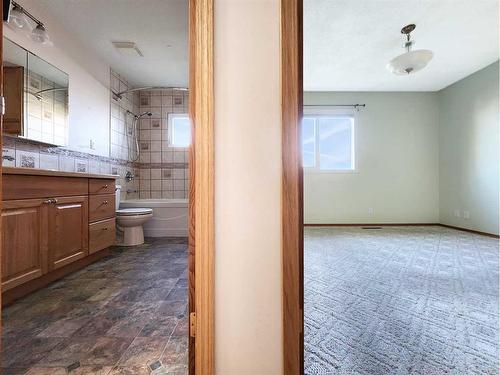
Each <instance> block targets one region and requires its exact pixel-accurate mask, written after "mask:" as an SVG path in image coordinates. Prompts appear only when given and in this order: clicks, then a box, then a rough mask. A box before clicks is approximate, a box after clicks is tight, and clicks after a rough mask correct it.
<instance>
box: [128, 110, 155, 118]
mask: <svg viewBox="0 0 500 375" xmlns="http://www.w3.org/2000/svg"><path fill="white" fill-rule="evenodd" d="M127 113H128V114H129V115H132V116H134V118H135V119H136V120H138V119H140V118H141V117H144V116H148V117H151V116H153V114H152V113H151V112H143V113H141V114H139V115H136V114H135V113H134V112H131V111H129V110H127Z"/></svg>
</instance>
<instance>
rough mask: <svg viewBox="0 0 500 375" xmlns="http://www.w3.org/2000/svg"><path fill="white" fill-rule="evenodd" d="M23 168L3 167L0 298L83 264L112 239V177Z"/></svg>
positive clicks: (99, 253)
mask: <svg viewBox="0 0 500 375" xmlns="http://www.w3.org/2000/svg"><path fill="white" fill-rule="evenodd" d="M9 172H11V173H9ZM14 172H16V173H14ZM49 172H50V173H52V174H55V175H51V174H50V173H49ZM29 173H30V172H28V171H26V170H20V169H19V168H4V175H3V181H2V187H3V190H4V193H5V194H4V201H3V209H2V220H3V225H2V246H3V248H2V249H3V251H2V293H3V298H2V300H3V302H4V303H10V302H12V301H13V300H15V299H17V298H19V297H21V296H23V295H25V294H27V293H29V292H31V291H33V290H36V289H38V288H40V287H43V286H45V285H47V284H48V283H50V282H52V281H54V280H56V279H58V278H60V277H62V276H64V275H66V274H68V273H70V272H74V271H76V270H78V269H80V268H82V267H85V266H86V265H88V264H90V263H91V262H93V261H95V260H97V259H99V258H101V257H102V256H105V255H106V254H107V253H106V252H105V251H104V250H105V249H107V248H109V247H110V246H112V245H113V244H114V243H115V208H114V195H113V194H110V192H111V191H114V189H115V180H114V179H110V178H109V176H107V179H104V178H103V179H102V181H104V182H102V181H100V180H101V178H98V177H94V176H93V177H92V178H90V177H88V175H85V174H77V173H73V174H71V173H64V172H51V171H46V174H43V171H40V170H33V171H32V172H31V174H29ZM37 173H41V174H42V175H37ZM100 184H101V185H102V186H100ZM104 186H106V187H104ZM92 189H93V190H92ZM89 190H91V191H93V192H92V193H91V192H90V191H89ZM100 193H103V194H100ZM59 194H64V196H61V195H59Z"/></svg>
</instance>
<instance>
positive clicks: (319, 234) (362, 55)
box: [302, 0, 499, 375]
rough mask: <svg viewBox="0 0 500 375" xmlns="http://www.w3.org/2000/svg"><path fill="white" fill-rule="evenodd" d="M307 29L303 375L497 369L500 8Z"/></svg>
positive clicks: (367, 10)
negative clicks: (499, 14) (499, 18)
mask: <svg viewBox="0 0 500 375" xmlns="http://www.w3.org/2000/svg"><path fill="white" fill-rule="evenodd" d="M303 22H304V23H303V33H304V40H303V46H304V48H303V59H304V60H303V75H304V93H303V103H304V106H303V120H302V156H303V181H304V185H303V187H304V194H303V204H304V206H303V207H304V225H305V228H304V367H305V373H306V374H309V375H312V374H396V373H397V374H494V373H498V254H499V251H498V245H499V242H498V234H499V219H498V217H499V208H498V206H499V94H498V92H499V64H498V57H499V56H498V52H499V51H498V45H499V39H498V22H499V20H498V2H497V1H496V0H481V1H416V0H410V1H364V0H353V1H313V0H305V1H304V21H303Z"/></svg>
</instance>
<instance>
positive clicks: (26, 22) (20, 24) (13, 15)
mask: <svg viewBox="0 0 500 375" xmlns="http://www.w3.org/2000/svg"><path fill="white" fill-rule="evenodd" d="M30 20H31V21H32V22H33V23H35V26H32V25H31V24H32V22H30ZM7 24H8V25H9V26H10V27H11V28H12V29H14V30H21V31H23V32H28V37H29V38H30V39H31V40H33V41H34V42H37V43H40V44H43V45H47V46H52V42H51V41H50V38H49V34H48V33H47V30H46V29H45V26H44V24H43V23H42V22H41V21H40V20H39V19H38V18H36V17H35V16H33V15H32V14H31V13H30V12H28V11H27V10H26V9H24V8H23V7H22V6H21V5H19V4H18V3H16V2H15V1H12V10H11V12H10V15H9V21H8V23H7Z"/></svg>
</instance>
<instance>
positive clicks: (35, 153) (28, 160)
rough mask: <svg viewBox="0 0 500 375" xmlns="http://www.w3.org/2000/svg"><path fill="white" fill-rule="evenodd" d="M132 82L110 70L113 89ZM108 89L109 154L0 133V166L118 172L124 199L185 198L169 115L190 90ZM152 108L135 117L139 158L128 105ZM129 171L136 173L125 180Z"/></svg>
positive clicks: (181, 108) (183, 161) (180, 155)
mask: <svg viewBox="0 0 500 375" xmlns="http://www.w3.org/2000/svg"><path fill="white" fill-rule="evenodd" d="M130 87H132V86H131V84H130V83H129V82H127V81H126V80H125V79H124V78H123V77H121V76H120V75H119V74H117V73H115V72H113V71H111V90H112V91H114V92H118V91H124V90H127V89H128V88H130ZM111 90H110V105H111V114H110V154H111V157H102V156H95V155H90V154H85V153H81V152H76V151H71V150H67V149H64V148H62V147H54V146H49V145H45V144H41V143H38V142H36V141H31V140H27V139H23V138H15V137H8V136H4V137H3V166H9V167H22V168H41V169H53V170H60V171H67V172H81V173H101V174H118V175H119V176H120V178H119V180H117V184H119V185H121V186H122V199H134V198H187V194H188V190H189V169H188V149H187V148H174V147H170V146H169V144H168V115H169V114H171V113H187V106H188V94H187V92H182V91H172V90H151V91H140V92H135V93H128V94H125V95H124V96H123V98H122V99H119V100H116V99H114V98H113V95H112V92H111ZM127 110H129V111H131V112H133V113H136V114H137V113H142V112H146V111H150V112H152V113H153V115H152V116H151V117H147V118H142V119H140V120H139V124H138V125H139V128H138V129H137V130H138V138H139V145H140V148H141V151H140V159H139V160H137V161H133V160H134V159H135V158H136V154H135V149H134V142H133V138H132V137H131V135H132V134H131V132H132V131H133V128H132V125H133V116H131V115H127V114H126V111H127ZM127 172H130V173H131V174H132V175H133V176H134V179H133V180H132V181H127V180H126V178H125V176H126V174H127Z"/></svg>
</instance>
